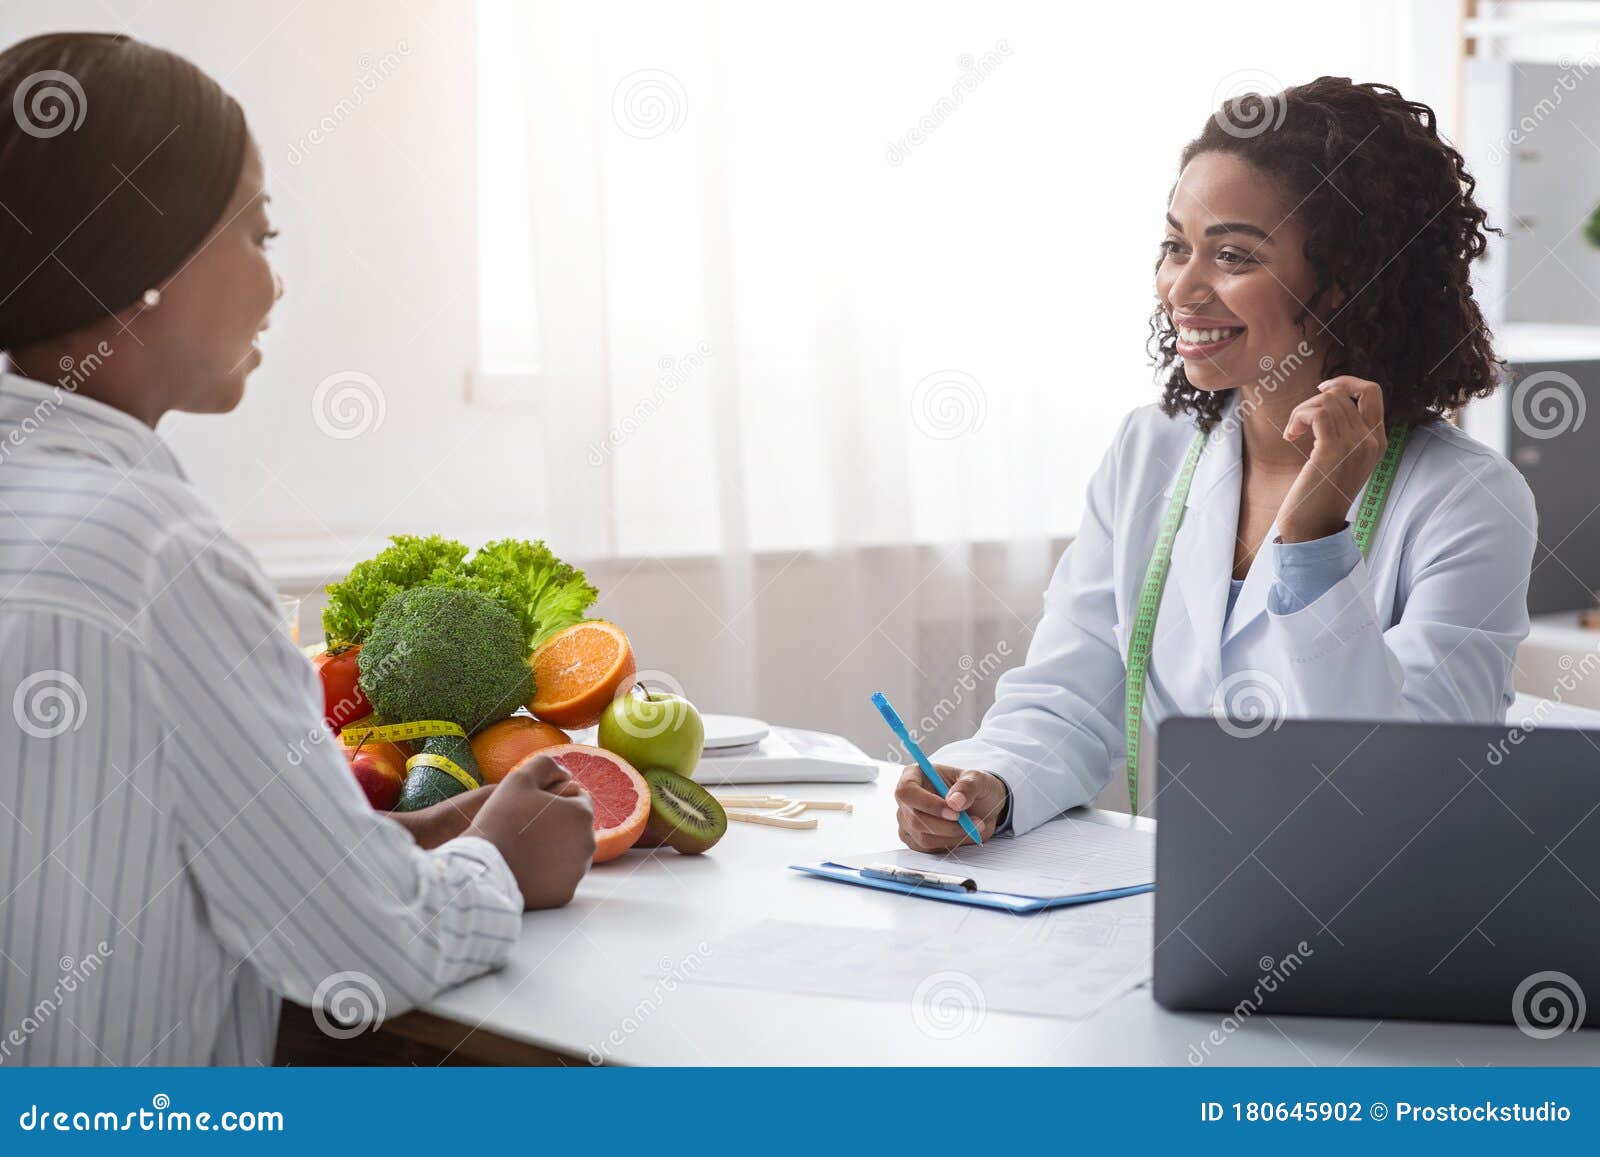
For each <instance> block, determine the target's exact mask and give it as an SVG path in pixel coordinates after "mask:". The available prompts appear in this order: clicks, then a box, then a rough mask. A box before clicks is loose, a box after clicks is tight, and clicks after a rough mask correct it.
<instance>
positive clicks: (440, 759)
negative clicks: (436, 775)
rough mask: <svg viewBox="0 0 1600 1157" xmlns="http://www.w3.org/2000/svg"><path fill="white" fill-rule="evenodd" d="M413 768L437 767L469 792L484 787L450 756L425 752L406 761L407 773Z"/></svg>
mask: <svg viewBox="0 0 1600 1157" xmlns="http://www.w3.org/2000/svg"><path fill="white" fill-rule="evenodd" d="M413 767H437V768H438V769H439V770H440V771H442V772H444V773H445V774H446V775H448V776H449V777H450V778H451V779H453V780H455V781H456V782H457V783H459V784H460V785H461V786H462V787H464V788H466V789H467V790H468V791H472V790H473V789H474V788H479V787H482V786H483V784H481V783H479V782H478V781H477V780H475V779H473V778H472V776H470V775H468V774H467V773H466V771H465V770H463V769H462V767H461V765H460V764H459V763H457V762H456V761H455V760H453V759H450V758H449V757H448V756H443V755H435V754H434V753H433V752H431V751H425V752H423V753H422V754H421V755H413V756H412V757H411V758H410V759H408V760H406V771H407V772H408V773H409V772H410V771H411V769H412V768H413Z"/></svg>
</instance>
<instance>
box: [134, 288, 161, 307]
mask: <svg viewBox="0 0 1600 1157" xmlns="http://www.w3.org/2000/svg"><path fill="white" fill-rule="evenodd" d="M139 300H140V301H142V302H144V307H145V308H146V309H154V308H155V307H156V306H158V305H160V304H161V291H160V290H159V289H147V290H145V291H144V296H142V297H141V298H140V299H139Z"/></svg>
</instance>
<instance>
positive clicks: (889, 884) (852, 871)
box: [789, 860, 1156, 912]
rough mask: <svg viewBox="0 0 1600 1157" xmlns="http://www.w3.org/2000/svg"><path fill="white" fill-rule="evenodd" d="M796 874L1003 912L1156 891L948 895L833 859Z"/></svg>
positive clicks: (1139, 887) (1149, 887)
mask: <svg viewBox="0 0 1600 1157" xmlns="http://www.w3.org/2000/svg"><path fill="white" fill-rule="evenodd" d="M789 867H790V868H792V869H794V870H795V871H796V872H804V873H806V874H807V875H808V876H819V877H821V878H822V879H824V880H836V881H838V882H839V883H841V884H855V885H858V886H859V887H862V888H877V889H878V890H879V891H882V892H899V893H901V894H903V895H906V896H916V897H917V898H919V899H922V900H943V901H944V902H945V903H947V904H966V905H968V906H969V907H977V908H997V909H999V910H1000V911H1002V912H1043V911H1044V910H1045V909H1047V908H1066V907H1069V906H1070V905H1073V904H1093V903H1094V902H1095V901H1097V900H1117V899H1120V898H1121V897H1123V896H1137V895H1139V894H1140V893H1141V892H1153V891H1155V887H1156V886H1155V885H1154V884H1134V885H1132V886H1131V887H1127V888H1109V889H1107V890H1105V891H1103V892H1077V893H1074V894H1072V895H1068V896H1015V895H1012V894H1010V893H1008V892H984V891H977V892H947V891H945V890H944V889H943V888H926V887H919V886H918V885H916V884H904V883H901V882H900V881H898V880H880V879H878V878H877V877H875V876H864V875H862V874H861V871H860V869H859V868H851V867H846V866H845V865H844V864H835V863H834V862H833V861H832V860H819V861H818V862H817V863H815V864H790V865H789Z"/></svg>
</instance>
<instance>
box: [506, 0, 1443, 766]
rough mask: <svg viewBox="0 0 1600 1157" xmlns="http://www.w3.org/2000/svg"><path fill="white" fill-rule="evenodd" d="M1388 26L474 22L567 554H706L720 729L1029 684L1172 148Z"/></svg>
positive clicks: (712, 18)
mask: <svg viewBox="0 0 1600 1157" xmlns="http://www.w3.org/2000/svg"><path fill="white" fill-rule="evenodd" d="M1399 7H1404V6H1399ZM1396 11H1397V8H1396V6H1391V5H1383V4H1376V3H1372V4H1358V5H1341V6H1332V7H1327V6H1318V7H1314V8H1313V7H1310V6H1299V5H1285V4H1282V3H1277V2H1268V0H1263V2H1261V3H1255V4H1252V3H1238V4H1234V5H1231V6H1230V9H1229V16H1228V19H1227V21H1226V25H1225V26H1217V27H1209V26H1208V25H1209V24H1210V23H1211V22H1210V21H1209V19H1208V18H1207V16H1206V15H1205V10H1204V9H1203V8H1201V9H1196V7H1195V6H1194V5H1193V4H1192V3H1185V4H1177V3H1172V4H1118V5H1100V4H1059V5H1057V4H1048V5H1047V4H1015V5H1008V4H985V5H971V4H926V3H915V4H913V3H894V4H889V3H885V4H861V3H849V4H845V3H828V2H824V3H812V4H806V5H803V6H796V5H790V6H782V7H780V6H775V5H767V4H710V3H707V4H699V3H670V4H662V3H645V2H638V3H633V2H628V3H616V2H613V3H602V4H592V5H591V4H580V3H575V2H574V3H563V2H557V0H535V2H532V3H512V2H510V0H480V11H479V15H480V24H481V27H480V41H481V44H482V49H481V53H482V55H481V60H480V66H481V67H482V68H483V69H484V70H485V77H486V81H487V82H488V84H487V85H486V87H485V89H484V90H483V91H484V92H485V94H486V95H485V99H486V100H488V101H489V102H491V103H490V105H489V106H488V107H486V108H485V109H484V112H485V117H484V119H483V121H482V122H481V123H482V124H483V125H484V126H485V127H484V128H483V130H482V135H481V137H480V140H479V148H480V151H481V152H482V153H483V156H484V165H483V169H482V172H481V179H482V180H483V181H484V182H485V189H484V197H485V198H486V199H487V200H486V204H487V203H488V201H489V200H492V201H493V202H494V205H495V206H498V207H495V208H487V209H486V210H485V212H486V218H485V220H483V221H482V222H481V223H480V228H481V230H483V231H484V245H485V247H486V248H487V249H488V250H490V251H491V252H490V255H489V260H490V265H488V266H486V268H491V267H492V268H494V269H497V270H499V271H500V272H498V273H496V274H494V276H499V277H503V278H509V279H511V280H512V281H517V280H518V279H519V278H520V279H521V281H520V283H518V284H506V285H502V286H500V287H496V286H495V285H493V284H490V285H486V286H485V294H484V296H485V301H484V302H483V307H484V311H485V317H486V319H488V320H490V321H493V320H494V319H495V318H496V317H498V318H499V321H498V323H497V324H498V325H499V329H498V330H497V331H496V330H495V329H494V327H493V326H491V325H486V334H487V337H486V348H485V350H484V361H485V365H486V366H487V367H489V368H494V366H495V365H496V363H497V361H499V362H505V363H515V362H517V361H518V358H517V356H516V355H517V352H518V351H525V350H527V349H529V348H531V349H533V351H534V353H533V358H534V360H535V363H536V365H535V372H534V373H533V374H532V376H531V377H530V378H529V379H528V382H527V384H526V387H525V388H526V389H528V390H530V391H532V392H533V393H534V394H535V395H536V396H537V405H538V409H539V413H540V416H541V422H540V426H541V429H542V431H543V436H542V438H541V440H540V443H539V444H538V445H537V446H536V447H532V448H530V450H531V451H532V452H534V453H536V454H537V455H539V456H541V457H542V459H543V460H544V461H545V462H546V463H548V466H549V470H550V493H551V494H552V495H553V496H554V497H553V500H552V502H551V505H550V509H549V510H548V512H547V515H546V521H547V523H548V525H549V527H550V534H551V536H552V538H553V539H555V540H557V541H559V542H561V543H563V544H566V546H567V549H568V550H569V551H570V552H571V553H574V554H577V555H579V556H581V557H587V558H602V557H617V556H620V557H624V558H629V559H640V558H643V559H650V560H653V561H658V562H660V563H661V564H662V565H665V566H667V567H669V568H672V567H679V568H684V567H687V566H688V564H687V563H683V562H677V563H675V562H674V561H673V560H682V559H685V558H695V557H700V558H704V557H711V558H714V559H715V560H716V563H715V566H714V568H713V570H712V571H711V572H707V571H706V570H705V569H704V568H703V567H702V568H701V569H699V570H697V571H696V572H695V573H696V575H698V576H701V577H700V578H696V579H693V580H690V579H687V578H686V579H685V582H684V584H683V585H684V586H685V587H688V588H692V590H691V591H690V592H689V593H688V594H687V595H686V596H685V597H692V598H693V599H695V600H698V601H700V602H701V603H702V605H703V606H704V607H707V608H709V609H711V610H712V611H714V613H715V615H716V618H717V619H718V621H720V622H721V623H722V624H723V625H724V627H725V628H727V629H726V630H723V631H719V632H718V638H717V639H716V640H715V646H712V647H710V648H708V649H707V651H706V653H705V654H704V656H702V658H703V661H704V663H705V667H706V672H708V673H707V674H705V675H704V676H703V677H704V678H706V679H711V678H713V677H715V678H716V679H717V681H718V683H719V686H718V687H717V688H716V696H715V697H716V699H717V701H718V705H719V706H722V707H724V708H725V709H730V708H741V709H747V710H761V709H763V708H766V709H767V713H768V714H776V713H779V712H778V711H777V709H776V708H774V706H773V704H774V701H775V700H776V701H779V702H781V701H782V700H783V697H784V696H785V695H786V694H788V693H789V692H791V691H793V690H794V689H795V688H796V687H803V688H809V689H810V690H809V694H811V695H812V697H813V700H814V701H815V702H816V703H817V705H818V706H817V708H816V709H817V711H818V713H819V714H825V713H827V712H828V711H829V710H830V708H828V707H827V706H826V705H825V704H826V695H827V693H826V692H824V691H822V690H819V688H822V687H824V686H827V685H833V684H838V685H840V690H839V692H838V694H839V696H840V697H841V698H840V699H839V702H841V703H842V702H845V701H846V697H847V698H848V701H849V702H852V703H853V702H854V700H855V697H856V696H857V694H858V693H860V694H862V695H864V693H865V691H864V690H863V689H862V685H864V684H865V682H866V681H868V680H873V679H878V680H882V679H887V678H891V677H892V675H891V666H890V664H892V670H895V671H902V672H904V678H903V679H900V680H896V681H895V682H894V684H893V685H892V686H890V687H886V689H887V690H889V691H890V693H891V694H894V692H895V691H896V690H898V691H900V692H902V693H904V694H907V695H912V696H916V697H917V698H918V701H919V702H927V701H930V700H932V701H938V700H940V699H941V698H948V697H949V694H950V692H951V691H952V688H953V687H954V686H955V684H956V681H958V680H959V678H960V676H961V674H962V672H963V671H966V670H968V669H969V668H970V669H977V668H979V667H982V668H984V670H985V678H987V677H988V675H989V674H990V673H991V671H990V668H991V667H992V666H993V664H986V663H984V662H983V658H984V657H986V656H989V655H991V653H992V652H993V651H994V649H995V648H996V647H997V646H1002V647H1003V648H1004V649H1005V650H1006V652H1007V653H1008V655H1009V657H1008V658H1006V659H1005V662H1004V664H1003V665H1005V666H1009V665H1011V664H1012V663H1014V662H1015V661H1016V659H1017V657H1018V656H1020V653H1021V650H1022V648H1023V647H1025V645H1026V636H1027V632H1028V629H1029V627H1030V626H1031V622H1032V620H1033V618H1034V616H1035V615H1036V614H1037V610H1038V594H1039V592H1040V590H1041V589H1042V588H1043V585H1044V582H1045V579H1046V578H1047V576H1048V573H1049V568H1050V565H1051V563H1052V562H1053V558H1054V554H1055V553H1056V550H1057V549H1058V546H1059V542H1060V540H1061V539H1062V538H1063V537H1064V536H1068V535H1070V533H1071V531H1072V530H1073V528H1074V527H1075V526H1076V524H1077V521H1078V517H1079V514H1080V510H1081V501H1082V495H1083V490H1084V484H1085V482H1086V480H1087V478H1088V477H1089V475H1090V473H1091V472H1092V471H1093V469H1094V468H1095V466H1096V464H1097V462H1098V460H1099V458H1100V456H1101V454H1102V452H1103V450H1104V447H1105V445H1106V443H1107V441H1108V439H1109V437H1110V435H1111V434H1112V432H1113V431H1114V430H1115V428H1116V425H1117V423H1118V421H1119V420H1120V418H1121V416H1122V415H1123V414H1124V413H1125V412H1126V411H1127V410H1128V409H1130V408H1131V407H1133V406H1136V405H1139V404H1141V403H1144V402H1146V401H1150V400H1153V399H1154V397H1155V396H1156V391H1155V388H1154V386H1153V384H1152V378H1151V372H1150V369H1149V366H1148V362H1147V359H1146V356H1145V353H1144V342H1145V337H1146V334H1147V329H1146V319H1147V316H1148V313H1149V309H1150V307H1151V305H1152V303H1153V296H1152V289H1151V281H1152V271H1153V266H1154V260H1155V255H1156V246H1157V243H1158V242H1159V240H1160V220H1161V214H1162V211H1163V207H1164V203H1165V197H1166V194H1167V191H1168V189H1169V187H1170V184H1171V182H1172V180H1173V178H1174V176H1175V166H1176V159H1177V153H1178V150H1179V148H1180V147H1181V145H1182V144H1183V142H1184V141H1186V140H1187V139H1189V138H1190V137H1191V136H1193V135H1194V134H1195V133H1196V132H1198V130H1199V128H1200V127H1201V125H1202V123H1203V121H1204V119H1205V117H1206V116H1207V115H1208V114H1209V112H1210V110H1211V109H1212V108H1213V107H1214V105H1215V102H1216V99H1217V97H1218V94H1219V93H1224V94H1226V93H1229V92H1235V91H1243V90H1245V89H1248V88H1250V87H1253V86H1256V85H1268V86H1274V85H1281V84H1285V83H1293V82H1296V81H1300V80H1304V79H1308V78H1309V77H1311V76H1314V75H1316V74H1318V73H1321V72H1341V73H1346V74H1354V75H1357V76H1365V77H1368V78H1372V79H1393V78H1394V68H1395V67H1396V64H1397V62H1396V54H1397V53H1398V52H1401V51H1408V49H1397V48H1396V47H1395V46H1394V44H1393V41H1394V37H1393V35H1392V32H1393V26H1394V22H1395V20H1396V15H1395V13H1396ZM1449 47H1450V46H1449V45H1448V44H1445V45H1440V51H1448V50H1449ZM508 75H510V76H514V77H515V78H516V83H515V84H514V85H508V83H507V80H506V78H507V76H508ZM508 92H514V93H515V94H516V95H518V96H520V102H516V101H514V100H513V98H512V97H509V96H508V95H507V94H508ZM507 101H512V103H511V105H510V106H507V104H506V103H505V102H507ZM508 214H510V215H511V217H514V220H511V219H509V218H508V216H507V215H508ZM523 214H526V218H525V220H524V218H523V216H522V215H523ZM497 215H498V216H497ZM512 225H515V226H517V228H512V227H511V226H512ZM524 225H525V226H526V228H522V227H523V226H524ZM519 230H520V232H519ZM507 245H509V246H511V247H512V248H511V251H509V252H507V251H505V249H504V247H505V246H507ZM497 254H498V256H496V255H497ZM530 283H531V284H530ZM530 298H531V300H532V301H533V303H534V304H533V307H532V309H531V311H530V310H529V309H528V308H527V307H526V306H525V305H524V304H523V303H524V302H526V301H527V300H529V299H530ZM530 314H531V316H530ZM519 318H521V319H522V320H523V324H524V325H526V326H528V327H531V328H530V329H528V330H519V329H518V319H519ZM530 334H531V336H530ZM980 544H982V545H980ZM817 557H821V558H824V559H826V560H830V562H831V567H830V568H828V569H825V570H822V571H818V572H816V573H817V574H819V575H820V576H821V577H819V578H817V580H816V585H815V587H814V588H812V587H807V586H805V585H804V584H803V583H802V584H798V585H797V584H796V583H794V582H791V581H790V579H791V578H792V577H793V576H792V574H790V573H789V572H790V570H792V568H793V567H794V566H796V565H797V564H796V563H795V560H796V559H797V558H806V559H815V558H817ZM764 559H777V560H778V563H777V565H776V566H767V567H764V566H763V565H762V560H764ZM785 562H787V563H788V564H789V566H788V567H785V565H784V564H785ZM780 568H782V569H780ZM800 569H801V570H805V569H806V568H805V567H804V566H801V567H800ZM708 573H710V574H711V575H713V576H714V581H710V582H707V581H704V576H705V575H707V574H708ZM778 574H783V575H785V577H784V578H781V579H780V578H776V577H774V576H776V575H778ZM619 613H620V612H619ZM930 622H931V623H932V624H934V625H933V627H931V628H930V627H929V626H928V624H929V623H930ZM801 644H804V645H803V646H802V645H801ZM896 652H898V654H896ZM884 656H887V659H885V658H884ZM697 661H698V660H697ZM797 666H798V667H799V668H800V670H799V671H796V669H795V668H796V667H797ZM712 671H715V672H717V673H718V674H717V675H716V676H713V675H711V674H709V672H712ZM858 684H861V685H858ZM868 689H870V688H868ZM691 690H692V688H691ZM819 697H820V698H819ZM959 698H960V699H961V700H962V702H961V704H960V710H959V711H958V712H956V718H955V719H953V720H952V721H951V722H950V724H949V725H950V726H951V727H953V728H959V727H961V726H965V725H967V724H968V723H970V721H971V719H972V718H975V716H976V714H977V713H978V712H979V711H981V707H982V702H981V700H982V698H983V695H982V693H981V691H978V692H972V693H962V694H960V695H959ZM835 706H836V705H835ZM921 713H922V712H921V711H920V710H918V709H917V708H916V707H915V706H913V707H912V708H911V710H909V711H908V714H917V715H920V714H921ZM789 714H790V715H791V716H792V715H793V712H792V711H791V712H790V713H789ZM815 721H816V722H819V723H825V722H827V720H825V719H818V720H815ZM834 722H835V723H836V724H837V719H835V720H834ZM840 729H845V730H848V728H840ZM879 746H880V747H881V744H880V745H879Z"/></svg>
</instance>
